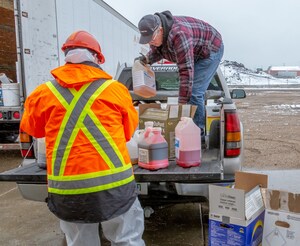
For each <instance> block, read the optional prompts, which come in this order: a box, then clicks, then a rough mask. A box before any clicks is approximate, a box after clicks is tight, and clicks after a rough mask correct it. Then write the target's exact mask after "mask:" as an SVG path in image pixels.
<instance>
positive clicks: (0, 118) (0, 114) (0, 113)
mask: <svg viewBox="0 0 300 246" xmlns="http://www.w3.org/2000/svg"><path fill="white" fill-rule="evenodd" d="M2 118H3V114H2V112H0V120H2Z"/></svg>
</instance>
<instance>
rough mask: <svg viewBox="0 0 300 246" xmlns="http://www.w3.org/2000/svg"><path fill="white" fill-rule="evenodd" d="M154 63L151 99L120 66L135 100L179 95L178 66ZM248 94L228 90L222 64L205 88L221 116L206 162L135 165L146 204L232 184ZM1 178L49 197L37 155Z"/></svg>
mask: <svg viewBox="0 0 300 246" xmlns="http://www.w3.org/2000/svg"><path fill="white" fill-rule="evenodd" d="M152 69H153V70H154V71H155V77H156V88H157V95H156V96H154V97H152V98H147V99H146V98H141V97H139V96H136V95H135V94H134V93H133V91H132V72H131V67H127V66H126V65H124V66H120V67H119V68H118V70H117V73H116V76H115V79H116V80H118V81H120V82H121V83H123V84H124V85H126V86H127V88H128V89H129V90H130V92H131V95H132V98H133V103H134V104H135V105H138V104H139V103H153V102H155V103H165V102H167V100H168V98H170V97H176V96H178V85H179V79H178V69H177V66H176V65H173V64H169V65H165V64H156V65H153V66H152ZM245 97H246V94H245V91H244V90H242V89H233V90H232V91H229V88H228V87H227V84H226V81H225V79H224V77H223V74H222V72H221V70H220V69H218V70H217V72H216V74H215V76H214V78H213V80H212V81H211V83H210V85H209V88H208V90H207V93H206V101H207V105H206V107H211V108H212V109H213V110H214V111H215V112H214V114H215V115H217V117H215V120H212V121H211V122H210V126H209V128H210V129H209V133H208V132H207V136H206V139H207V144H206V147H205V148H202V150H201V154H202V159H201V165H200V166H198V167H190V168H183V167H180V166H178V165H176V162H175V160H174V159H170V160H169V167H168V168H165V169H160V170H156V171H150V170H146V169H143V168H140V167H139V166H138V165H133V170H134V174H135V178H136V181H137V187H138V190H139V198H140V201H141V204H142V206H143V207H144V208H149V207H156V206H161V205H167V204H172V203H187V202H202V201H207V199H208V184H220V185H231V184H232V183H233V182H234V173H235V171H238V170H240V169H241V166H242V162H243V146H244V145H243V125H242V123H241V122H240V120H239V117H238V111H237V108H236V105H235V103H234V102H233V99H241V98H245ZM208 116H209V115H207V117H208ZM206 122H209V121H208V120H207V121H206ZM207 127H208V126H207ZM36 152H37V151H35V153H36ZM0 181H12V182H16V183H17V185H18V188H19V190H20V192H21V194H22V196H23V197H24V198H25V199H29V200H34V201H45V200H46V198H47V187H46V186H47V177H46V170H45V169H43V168H41V167H40V165H39V163H37V160H35V159H31V160H30V159H24V160H23V163H22V165H20V166H19V167H17V168H15V169H13V170H9V171H6V172H3V173H0ZM147 211H148V213H147V214H148V216H149V210H147Z"/></svg>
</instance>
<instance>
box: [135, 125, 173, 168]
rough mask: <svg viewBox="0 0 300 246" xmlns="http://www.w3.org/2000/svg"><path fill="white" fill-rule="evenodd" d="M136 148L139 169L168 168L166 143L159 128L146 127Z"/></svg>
mask: <svg viewBox="0 0 300 246" xmlns="http://www.w3.org/2000/svg"><path fill="white" fill-rule="evenodd" d="M138 148H139V160H138V165H139V166H140V167H142V168H145V169H148V170H157V169H161V168H166V167H168V166H169V159H168V143H167V141H166V140H165V138H164V137H163V136H162V135H161V127H153V128H151V127H148V128H147V129H146V130H145V133H144V137H143V138H142V139H141V141H140V142H139V143H138Z"/></svg>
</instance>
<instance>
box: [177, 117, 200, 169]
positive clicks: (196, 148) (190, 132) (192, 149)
mask: <svg viewBox="0 0 300 246" xmlns="http://www.w3.org/2000/svg"><path fill="white" fill-rule="evenodd" d="M175 157H176V163H177V164H178V165H179V166H181V167H194V166H199V165H200V163H201V130H200V128H199V127H198V126H197V125H196V124H195V123H194V121H193V119H192V118H190V117H181V120H180V121H179V123H178V124H177V126H176V128H175Z"/></svg>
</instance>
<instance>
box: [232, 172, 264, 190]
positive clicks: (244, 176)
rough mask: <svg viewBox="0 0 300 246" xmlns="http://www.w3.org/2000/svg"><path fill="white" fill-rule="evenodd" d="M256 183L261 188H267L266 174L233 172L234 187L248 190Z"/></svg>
mask: <svg viewBox="0 0 300 246" xmlns="http://www.w3.org/2000/svg"><path fill="white" fill-rule="evenodd" d="M257 185H259V186H260V187H261V188H267V187H268V175H265V174H257V173H247V172H240V171H238V172H235V188H236V189H242V190H244V191H245V192H249V191H250V190H252V189H253V188H254V187H255V186H257Z"/></svg>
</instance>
